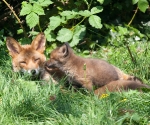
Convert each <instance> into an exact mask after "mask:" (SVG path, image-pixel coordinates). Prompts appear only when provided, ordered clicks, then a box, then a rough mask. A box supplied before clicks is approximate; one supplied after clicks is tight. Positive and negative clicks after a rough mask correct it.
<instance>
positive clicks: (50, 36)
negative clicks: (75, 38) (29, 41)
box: [44, 32, 56, 42]
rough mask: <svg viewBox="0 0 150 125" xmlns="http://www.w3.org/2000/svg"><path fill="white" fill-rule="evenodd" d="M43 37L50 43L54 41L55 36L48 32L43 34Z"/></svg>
mask: <svg viewBox="0 0 150 125" xmlns="http://www.w3.org/2000/svg"><path fill="white" fill-rule="evenodd" d="M44 33H45V32H44ZM45 35H46V38H47V41H50V42H51V41H55V40H56V35H55V34H54V33H52V32H50V33H48V34H46V33H45Z"/></svg>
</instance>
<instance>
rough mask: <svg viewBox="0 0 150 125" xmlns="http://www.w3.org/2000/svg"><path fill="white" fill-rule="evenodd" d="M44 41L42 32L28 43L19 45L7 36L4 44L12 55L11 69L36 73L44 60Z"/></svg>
mask: <svg viewBox="0 0 150 125" xmlns="http://www.w3.org/2000/svg"><path fill="white" fill-rule="evenodd" d="M45 43H46V38H45V35H44V33H39V34H38V35H37V36H36V37H35V38H34V40H33V41H32V43H31V44H30V45H21V44H19V43H18V42H17V41H16V40H15V39H13V38H12V37H7V39H6V45H7V48H8V50H9V55H10V56H11V57H12V67H13V71H14V72H20V71H21V72H27V73H29V74H31V75H38V74H39V72H40V70H41V68H42V67H43V63H44V62H45V61H46V57H45V55H44V51H45Z"/></svg>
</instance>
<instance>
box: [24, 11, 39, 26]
mask: <svg viewBox="0 0 150 125" xmlns="http://www.w3.org/2000/svg"><path fill="white" fill-rule="evenodd" d="M26 21H27V24H28V26H29V27H30V28H32V27H34V26H36V25H37V24H38V23H39V16H38V15H37V14H36V13H34V12H31V13H30V14H29V15H27V16H26Z"/></svg>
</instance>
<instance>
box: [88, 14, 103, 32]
mask: <svg viewBox="0 0 150 125" xmlns="http://www.w3.org/2000/svg"><path fill="white" fill-rule="evenodd" d="M89 23H90V25H91V26H93V27H95V28H99V29H101V28H102V24H101V18H100V17H98V16H96V15H91V16H90V17H89Z"/></svg>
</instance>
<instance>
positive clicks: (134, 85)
mask: <svg viewBox="0 0 150 125" xmlns="http://www.w3.org/2000/svg"><path fill="white" fill-rule="evenodd" d="M141 88H148V89H150V86H148V85H146V84H141V83H139V82H136V81H130V80H116V81H112V82H110V83H108V84H106V85H105V86H102V87H100V88H98V89H96V90H95V91H94V93H95V94H96V95H101V94H105V93H107V91H109V92H115V91H123V90H129V89H132V90H136V89H137V90H140V91H141Z"/></svg>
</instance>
